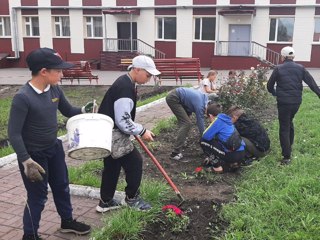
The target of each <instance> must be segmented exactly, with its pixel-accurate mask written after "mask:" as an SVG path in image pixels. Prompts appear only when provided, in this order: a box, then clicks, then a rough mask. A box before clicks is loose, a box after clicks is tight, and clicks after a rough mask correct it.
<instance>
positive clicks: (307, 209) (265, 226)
mask: <svg viewBox="0 0 320 240" xmlns="http://www.w3.org/2000/svg"><path fill="white" fill-rule="evenodd" d="M303 98H304V99H303V104H302V105H301V108H300V110H299V112H298V114H297V115H296V117H295V119H294V122H295V143H294V145H293V158H292V160H293V161H292V164H291V165H289V166H279V162H278V160H279V159H281V151H280V145H279V140H278V122H277V121H275V122H274V123H273V125H272V126H271V131H270V138H271V142H272V147H271V148H272V151H271V153H270V154H269V155H268V156H267V157H265V158H264V159H263V160H261V161H260V162H257V163H256V164H255V165H254V166H252V167H251V168H250V170H247V171H246V172H245V174H244V175H243V177H242V179H241V182H240V183H239V185H237V186H236V187H237V196H236V199H237V201H236V202H233V203H231V204H227V205H225V206H224V207H223V211H222V213H221V216H222V217H223V218H225V220H227V221H228V222H229V223H230V225H229V228H228V231H227V233H226V234H225V235H224V237H223V239H320V238H319V232H320V218H319V209H320V195H319V193H320V185H319V179H320V174H319V172H320V161H319V160H320V152H319V151H318V148H319V145H320V144H319V143H320V139H319V138H320V130H319V129H320V116H319V114H318V113H317V109H318V108H319V100H318V98H317V97H316V95H315V94H314V93H312V92H310V91H305V93H304V96H303Z"/></svg>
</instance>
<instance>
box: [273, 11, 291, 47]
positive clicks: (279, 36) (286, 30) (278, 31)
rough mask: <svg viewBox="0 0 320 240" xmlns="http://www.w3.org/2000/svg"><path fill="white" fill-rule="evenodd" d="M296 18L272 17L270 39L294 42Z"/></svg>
mask: <svg viewBox="0 0 320 240" xmlns="http://www.w3.org/2000/svg"><path fill="white" fill-rule="evenodd" d="M293 30H294V18H291V17H279V18H271V19H270V32H269V41H274V42H292V39H293Z"/></svg>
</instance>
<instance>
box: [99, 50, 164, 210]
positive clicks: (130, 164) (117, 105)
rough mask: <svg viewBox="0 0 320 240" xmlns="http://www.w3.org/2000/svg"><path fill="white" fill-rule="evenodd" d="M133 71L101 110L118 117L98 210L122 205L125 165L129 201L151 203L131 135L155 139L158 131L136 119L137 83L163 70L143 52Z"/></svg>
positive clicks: (140, 207)
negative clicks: (118, 189) (143, 192)
mask: <svg viewBox="0 0 320 240" xmlns="http://www.w3.org/2000/svg"><path fill="white" fill-rule="evenodd" d="M128 69H130V71H129V73H127V74H125V75H122V76H120V77H119V78H118V79H117V80H116V81H115V82H114V83H113V84H112V86H111V87H110V88H109V89H108V91H107V92H106V94H105V96H104V98H103V100H102V103H101V106H100V108H99V111H98V112H99V113H101V114H105V115H107V116H109V117H111V118H112V120H113V121H114V123H115V124H114V129H113V132H112V135H113V136H112V149H111V155H110V156H108V157H106V158H104V159H103V162H104V168H103V172H102V181H101V187H100V198H101V199H100V201H99V204H98V206H97V207H96V211H97V212H100V213H103V212H107V211H109V210H112V209H117V208H120V206H121V203H120V202H118V201H117V200H116V199H114V194H115V191H116V187H117V182H118V179H119V175H120V170H121V168H123V169H124V171H125V175H126V182H127V186H126V188H125V193H126V197H125V202H126V204H127V205H128V206H129V207H131V208H134V209H137V210H141V211H146V210H149V209H151V205H150V204H149V203H147V202H145V201H144V200H143V199H142V198H141V197H140V191H139V187H140V183H141V178H142V161H143V159H142V156H141V154H140V153H139V151H138V150H137V149H136V147H134V146H133V144H132V143H131V141H130V135H135V136H140V137H141V138H142V139H143V140H146V141H153V137H154V134H153V133H152V132H151V131H149V130H147V129H145V128H144V127H143V126H142V125H141V124H139V123H136V122H135V121H134V120H135V115H136V105H137V92H136V84H145V83H147V82H148V81H149V80H150V78H151V77H152V76H154V75H159V74H160V72H159V71H158V70H157V69H156V66H155V64H154V62H153V60H152V59H151V58H150V57H147V56H144V55H140V56H137V57H135V58H133V59H132V65H130V66H129V68H128Z"/></svg>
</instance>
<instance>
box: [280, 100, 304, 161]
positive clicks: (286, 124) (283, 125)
mask: <svg viewBox="0 0 320 240" xmlns="http://www.w3.org/2000/svg"><path fill="white" fill-rule="evenodd" d="M299 107H300V104H278V119H279V139H280V145H281V150H282V156H283V157H284V158H290V157H291V151H292V148H291V147H292V144H293V142H294V126H293V118H294V116H295V114H296V113H297V112H298V110H299Z"/></svg>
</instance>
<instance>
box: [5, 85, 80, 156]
mask: <svg viewBox="0 0 320 240" xmlns="http://www.w3.org/2000/svg"><path fill="white" fill-rule="evenodd" d="M58 109H59V110H60V112H61V113H62V114H63V115H64V116H66V117H72V116H74V115H77V114H80V113H81V108H75V107H72V106H71V105H70V103H69V102H68V101H67V99H66V98H65V96H64V94H63V92H62V90H61V89H60V87H59V86H57V85H56V86H51V87H50V89H49V91H47V92H43V93H41V94H38V93H36V92H35V90H34V89H33V88H32V87H31V86H30V84H29V83H27V84H25V85H24V86H23V87H22V88H21V89H20V90H19V91H18V93H17V94H16V95H15V96H14V98H13V100H12V105H11V110H10V118H9V123H8V135H9V141H10V144H11V145H12V147H13V149H14V150H15V152H16V153H17V157H18V160H19V161H21V162H23V161H25V160H27V159H28V158H30V156H29V154H28V152H30V151H41V150H44V149H47V148H50V147H52V146H53V145H54V144H55V142H56V139H57V130H58V124H57V110H58Z"/></svg>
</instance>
